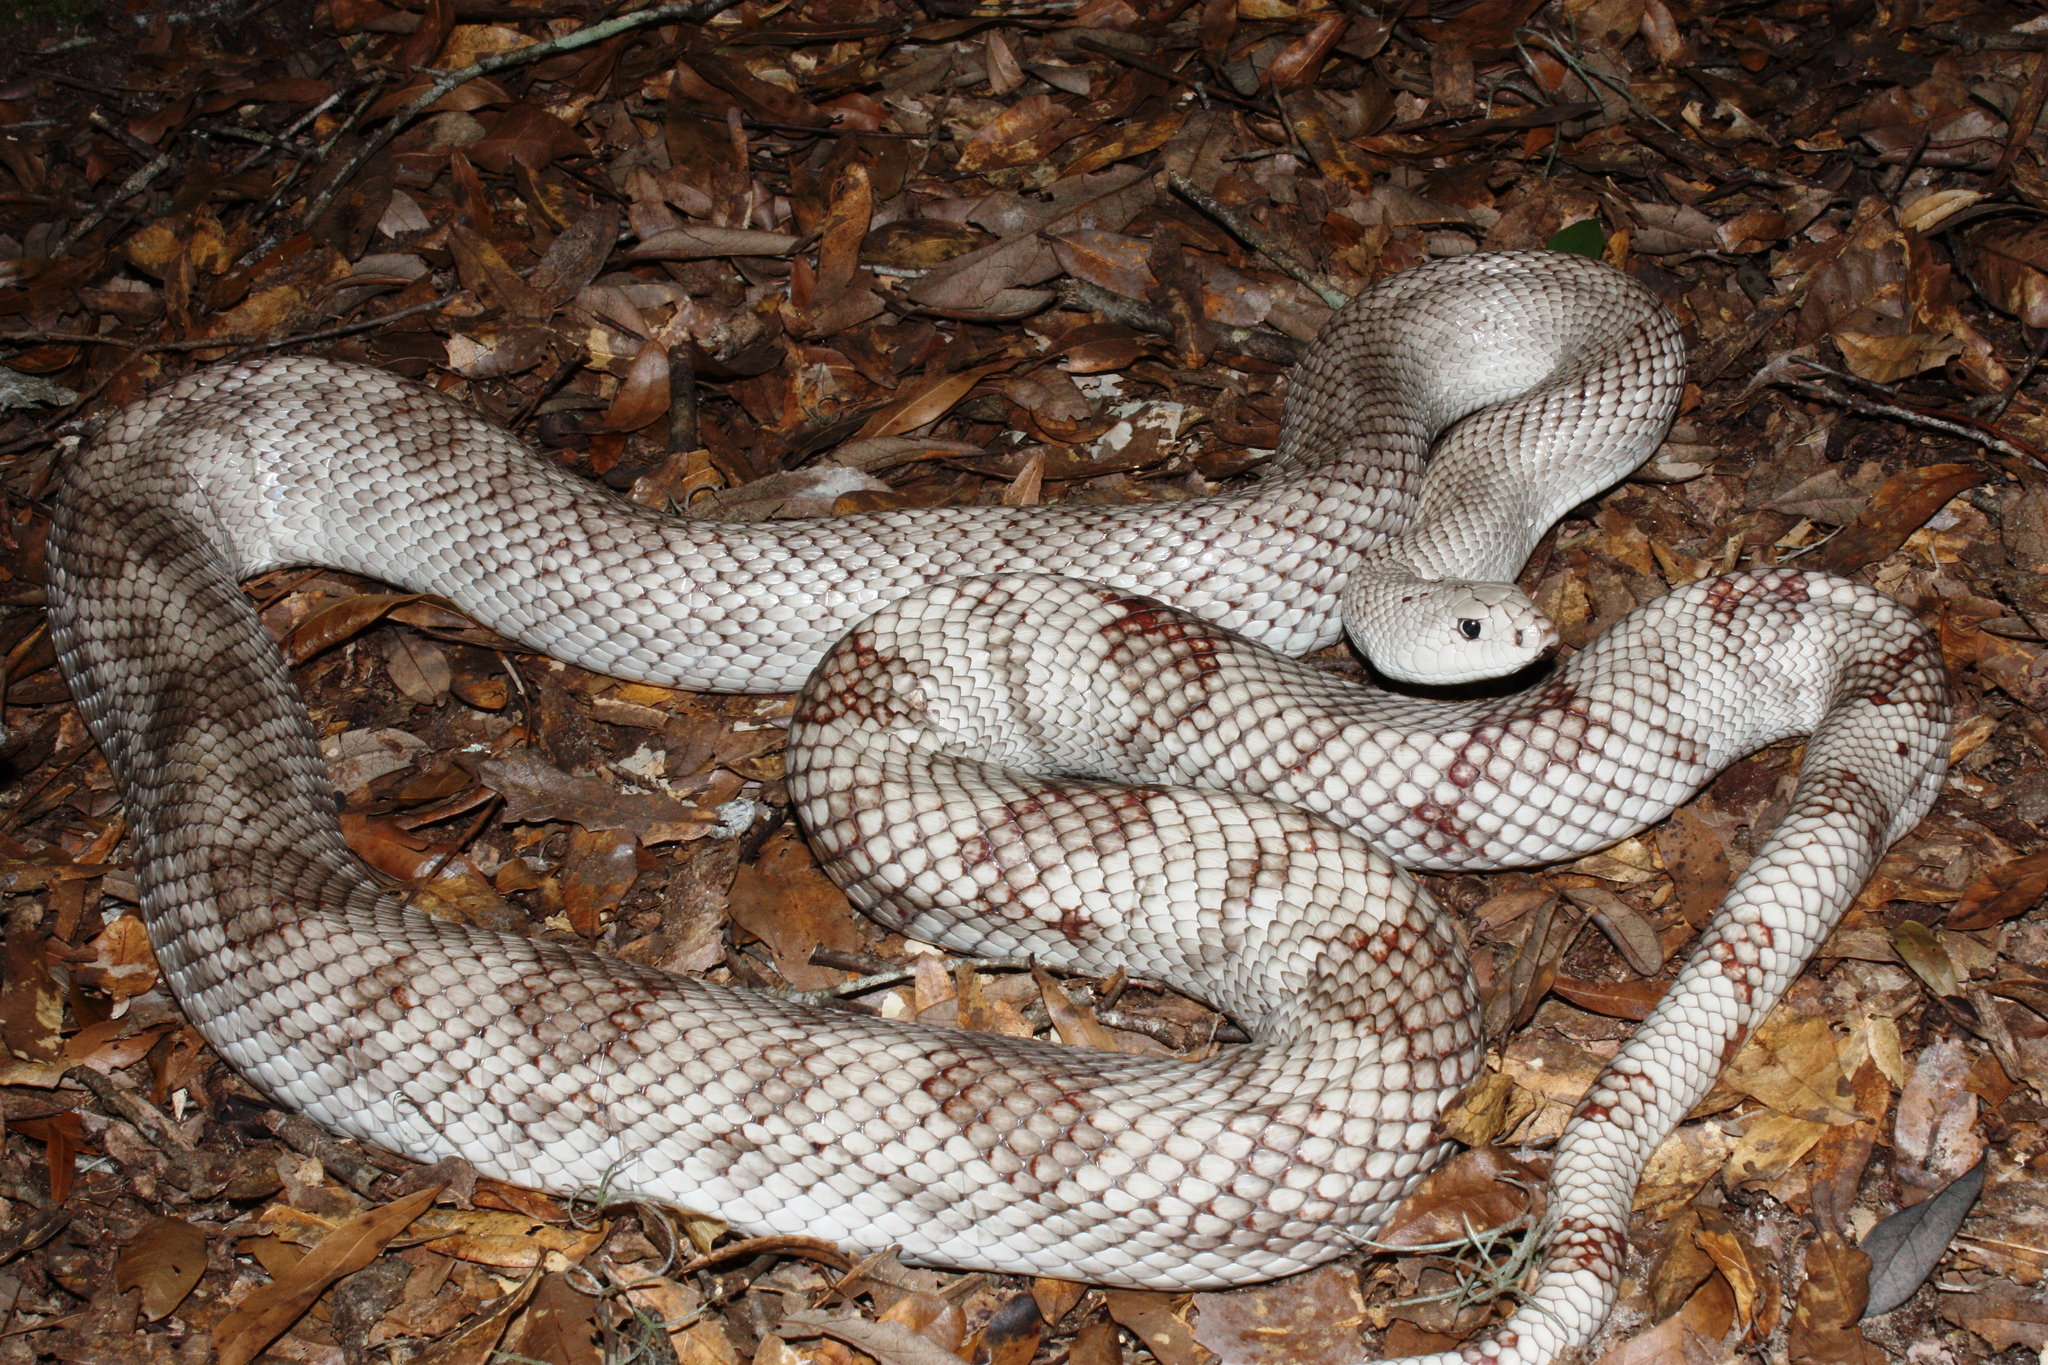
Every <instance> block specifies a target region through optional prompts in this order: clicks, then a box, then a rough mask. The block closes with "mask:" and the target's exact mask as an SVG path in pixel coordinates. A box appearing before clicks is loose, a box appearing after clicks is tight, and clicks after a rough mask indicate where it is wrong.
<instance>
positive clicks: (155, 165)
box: [50, 152, 177, 257]
mask: <svg viewBox="0 0 2048 1365" xmlns="http://www.w3.org/2000/svg"><path fill="white" fill-rule="evenodd" d="M176 164H177V162H176V158H174V157H172V156H171V155H170V153H168V152H158V153H157V154H156V156H155V157H154V158H152V159H151V160H150V162H149V163H148V164H147V165H145V166H144V167H142V169H141V170H138V171H137V172H135V174H133V175H131V176H129V177H128V178H127V179H126V180H123V181H122V182H121V184H120V187H119V188H118V189H116V190H115V191H114V193H113V194H112V195H111V196H110V197H109V198H108V199H107V201H106V202H105V203H104V204H101V205H100V206H99V207H98V208H96V209H94V210H93V211H92V212H91V213H88V214H87V215H85V217H84V218H82V219H80V220H79V222H78V226H77V227H74V228H73V229H71V231H69V232H67V233H65V234H64V238H63V240H62V241H60V242H58V243H57V245H56V246H54V247H52V248H50V255H51V256H53V257H56V256H62V255H63V254H64V253H65V252H67V251H69V250H71V247H72V244H73V243H74V242H76V241H77V240H78V239H79V238H81V237H83V236H85V234H86V233H88V232H91V231H92V230H93V229H94V228H96V227H98V226H99V225H100V222H101V220H102V219H104V218H105V217H106V216H107V215H108V214H110V213H112V212H113V211H114V210H115V209H117V208H119V207H120V206H121V205H123V204H125V203H127V202H128V201H129V200H130V199H133V198H134V197H135V196H136V195H138V194H141V193H142V192H143V191H144V190H146V189H148V188H149V186H150V183H151V182H152V181H154V180H155V179H156V178H157V177H158V176H160V175H162V174H164V172H166V171H168V170H170V169H171V167H172V166H174V165H176Z"/></svg>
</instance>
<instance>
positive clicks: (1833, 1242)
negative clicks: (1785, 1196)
mask: <svg viewBox="0 0 2048 1365" xmlns="http://www.w3.org/2000/svg"><path fill="white" fill-rule="evenodd" d="M1869 1297H1870V1258H1869V1257H1868V1256H1866V1255H1864V1254H1863V1253H1862V1252H1861V1251H1858V1250H1857V1249H1856V1248H1855V1247H1852V1246H1850V1245H1849V1244H1848V1243H1846V1242H1844V1241H1843V1240H1842V1239H1841V1238H1840V1237H1837V1236H1836V1235H1835V1234H1834V1233H1832V1232H1824V1233H1822V1234H1821V1235H1820V1236H1819V1237H1816V1238H1815V1239H1814V1240H1813V1242H1812V1244H1811V1245H1809V1246H1808V1247H1807V1248H1806V1279H1805V1281H1804V1282H1803V1283H1802V1284H1801V1285H1800V1286H1799V1298H1798V1301H1797V1302H1796V1303H1795V1304H1794V1305H1793V1308H1792V1329H1791V1336H1790V1337H1789V1338H1788V1339H1787V1342H1786V1345H1787V1347H1788V1349H1789V1350H1790V1352H1791V1356H1792V1359H1794V1360H1800V1361H1806V1360H1811V1361H1813V1362H1815V1365H1883V1362H1884V1361H1886V1360H1888V1359H1890V1357H1888V1356H1887V1355H1886V1354H1885V1353H1884V1352H1883V1351H1881V1350H1879V1349H1877V1348H1876V1347H1874V1346H1872V1345H1871V1344H1870V1343H1869V1342H1868V1341H1866V1340H1864V1338H1863V1333H1862V1331H1861V1329H1859V1328H1858V1327H1857V1326H1856V1322H1857V1319H1859V1318H1861V1317H1862V1316H1863V1306H1864V1304H1865V1303H1866V1302H1867V1301H1868V1300H1869Z"/></svg>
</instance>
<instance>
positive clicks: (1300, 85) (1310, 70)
mask: <svg viewBox="0 0 2048 1365" xmlns="http://www.w3.org/2000/svg"><path fill="white" fill-rule="evenodd" d="M1350 26H1351V16H1350V15H1349V14H1347V13H1345V12H1343V11H1341V10H1340V11H1338V12H1337V13H1335V14H1331V15H1328V16H1326V17H1325V18H1323V19H1322V20H1321V21H1320V22H1319V23H1317V24H1316V26H1315V27H1314V28H1312V29H1310V30H1309V31H1308V32H1307V33H1305V34H1303V35H1302V36H1301V37H1299V38H1296V39H1295V40H1294V41H1293V42H1291V43H1289V44H1288V45H1287V46H1286V47H1283V48H1281V49H1280V52H1279V54H1278V55H1277V56H1275V57H1274V58H1273V61H1272V63H1271V64H1270V65H1269V66H1267V68H1266V81H1267V83H1268V84H1270V85H1271V86H1272V87H1273V88H1274V89H1275V90H1278V91H1280V92H1281V93H1283V94H1285V93H1287V92H1289V91H1293V90H1301V89H1305V88H1307V87H1308V86H1311V85H1313V84H1315V79H1316V76H1317V74H1318V73H1319V72H1320V71H1321V70H1322V67H1323V62H1324V61H1325V60H1326V59H1327V58H1328V57H1329V55H1330V52H1331V49H1333V48H1335V47H1336V46H1337V40H1338V39H1340V38H1342V37H1343V36H1344V32H1345V30H1346V29H1348V28H1349V27H1350Z"/></svg>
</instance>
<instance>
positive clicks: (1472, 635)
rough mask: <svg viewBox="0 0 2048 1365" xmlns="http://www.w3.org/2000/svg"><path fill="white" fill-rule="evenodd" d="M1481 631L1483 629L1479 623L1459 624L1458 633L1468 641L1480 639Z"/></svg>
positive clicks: (1462, 622)
mask: <svg viewBox="0 0 2048 1365" xmlns="http://www.w3.org/2000/svg"><path fill="white" fill-rule="evenodd" d="M1481 629H1483V627H1481V626H1480V624H1479V623H1478V622H1477V621H1470V620H1467V621H1460V622H1458V633H1459V634H1460V635H1462V636H1464V637H1465V638H1466V639H1468V640H1476V639H1478V638H1479V632H1480V631H1481Z"/></svg>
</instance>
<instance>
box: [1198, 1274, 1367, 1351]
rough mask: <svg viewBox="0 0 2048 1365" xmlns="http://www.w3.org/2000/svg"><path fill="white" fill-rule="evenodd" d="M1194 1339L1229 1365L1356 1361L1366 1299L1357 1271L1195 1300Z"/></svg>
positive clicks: (1260, 1286) (1256, 1287) (1205, 1295)
mask: <svg viewBox="0 0 2048 1365" xmlns="http://www.w3.org/2000/svg"><path fill="white" fill-rule="evenodd" d="M1195 1311H1196V1312H1197V1313H1199V1314H1200V1315H1201V1317H1200V1320H1199V1321H1198V1322H1197V1323H1196V1325H1195V1340H1196V1341H1198V1342H1200V1343H1201V1344H1202V1345H1204V1346H1206V1347H1208V1348H1209V1349H1210V1350H1212V1351H1214V1352H1215V1353H1216V1354H1217V1355H1219V1356H1221V1357H1222V1358H1223V1359H1224V1360H1226V1361H1229V1362H1231V1365H1344V1363H1345V1362H1348V1361H1353V1360H1356V1359H1358V1356H1359V1339H1358V1333H1359V1330H1360V1329H1361V1328H1362V1327H1364V1326H1365V1323H1366V1312H1365V1295H1364V1294H1362V1293H1361V1292H1360V1291H1359V1288H1358V1275H1357V1273H1356V1272H1355V1271H1351V1270H1348V1269H1347V1270H1340V1269H1338V1268H1337V1267H1335V1266H1325V1267H1323V1268H1322V1269H1321V1270H1318V1271H1316V1272H1315V1273H1313V1274H1310V1275H1301V1276H1296V1277H1295V1278H1293V1279H1287V1280H1281V1281H1278V1282H1277V1283H1274V1284H1262V1285H1257V1286H1254V1287H1253V1288H1250V1289H1239V1290H1235V1291H1233V1292H1231V1293H1227V1294H1197V1295H1195Z"/></svg>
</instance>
